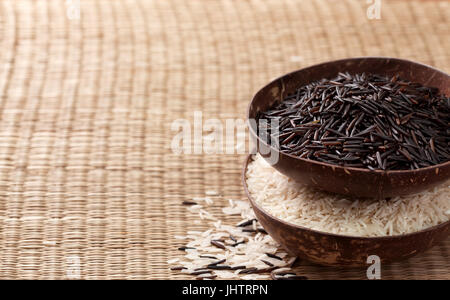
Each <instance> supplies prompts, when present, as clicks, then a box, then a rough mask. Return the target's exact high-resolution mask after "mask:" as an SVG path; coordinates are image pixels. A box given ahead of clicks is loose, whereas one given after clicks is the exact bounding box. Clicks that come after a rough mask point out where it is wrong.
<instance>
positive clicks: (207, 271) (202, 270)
mask: <svg viewBox="0 0 450 300" xmlns="http://www.w3.org/2000/svg"><path fill="white" fill-rule="evenodd" d="M208 273H209V274H210V273H212V271H211V270H205V269H204V268H203V269H201V270H198V271H194V272H191V273H189V274H190V275H202V274H208Z"/></svg>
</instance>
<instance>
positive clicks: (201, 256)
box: [198, 255, 217, 259]
mask: <svg viewBox="0 0 450 300" xmlns="http://www.w3.org/2000/svg"><path fill="white" fill-rule="evenodd" d="M198 257H200V258H209V259H217V257H215V256H212V255H199V256H198Z"/></svg>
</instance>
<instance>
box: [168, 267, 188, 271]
mask: <svg viewBox="0 0 450 300" xmlns="http://www.w3.org/2000/svg"><path fill="white" fill-rule="evenodd" d="M186 269H187V268H185V267H183V266H179V267H172V268H170V270H172V271H181V270H186Z"/></svg>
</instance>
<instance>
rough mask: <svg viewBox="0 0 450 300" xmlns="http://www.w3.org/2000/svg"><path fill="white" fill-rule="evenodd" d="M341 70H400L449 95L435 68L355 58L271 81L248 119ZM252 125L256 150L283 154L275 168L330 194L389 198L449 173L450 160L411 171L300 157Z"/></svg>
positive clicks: (447, 82)
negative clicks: (277, 146) (274, 144)
mask: <svg viewBox="0 0 450 300" xmlns="http://www.w3.org/2000/svg"><path fill="white" fill-rule="evenodd" d="M338 72H349V73H350V74H355V73H362V72H366V73H376V74H381V75H389V76H394V75H397V74H398V75H399V76H400V77H401V78H404V79H406V80H410V81H413V82H419V83H421V84H423V85H426V86H432V87H437V88H439V90H440V92H441V93H443V94H445V95H450V76H449V75H448V74H446V73H444V72H441V71H439V70H436V69H434V68H432V67H430V66H426V65H423V64H419V63H415V62H412V61H407V60H403V59H396V58H386V57H363V58H350V59H343V60H337V61H332V62H327V63H322V64H318V65H315V66H311V67H308V68H305V69H301V70H298V71H295V72H292V73H289V74H287V75H284V76H282V77H280V78H278V79H276V80H274V81H272V82H271V83H269V84H268V85H266V86H265V87H263V88H262V89H261V90H260V91H259V92H258V93H256V95H255V96H254V98H253V100H252V102H251V103H250V105H249V109H248V115H247V116H248V119H249V120H254V119H256V116H257V114H258V112H261V111H265V110H267V109H269V108H270V107H271V106H272V105H273V104H274V103H275V102H278V101H281V100H282V99H283V98H284V97H285V96H286V95H287V94H289V93H292V92H294V91H295V89H297V88H298V87H299V86H302V85H306V84H309V83H311V82H313V81H316V80H320V79H322V78H333V77H335V76H336V75H337V74H338ZM249 125H250V126H249V130H250V136H251V137H252V139H253V140H254V141H256V144H257V151H258V152H259V153H260V154H262V156H263V157H265V158H266V157H268V155H266V154H268V153H272V154H275V155H276V156H277V157H278V159H277V160H276V162H275V164H273V167H274V168H275V169H277V170H278V171H280V172H281V173H283V174H285V175H286V176H288V177H290V178H292V179H294V180H295V181H298V182H300V183H302V184H305V185H310V186H314V187H316V188H320V189H323V190H326V191H329V192H334V193H339V194H345V195H351V196H359V197H379V198H386V197H394V196H400V195H407V194H412V193H417V192H420V191H422V190H425V189H428V188H431V187H433V186H436V185H438V184H439V183H442V182H444V181H445V180H447V179H448V178H449V177H450V161H448V162H445V163H442V164H439V165H435V166H430V167H426V168H421V169H417V170H412V171H411V170H394V171H382V170H377V171H371V170H369V169H362V168H351V167H342V166H337V165H332V164H327V163H322V162H318V161H312V160H308V159H303V158H298V157H295V156H292V155H290V154H286V153H283V152H280V151H278V150H277V149H275V148H274V147H272V146H270V145H268V144H267V143H265V142H264V141H263V140H262V139H260V138H259V137H258V136H257V134H256V130H255V128H254V126H252V125H251V124H249Z"/></svg>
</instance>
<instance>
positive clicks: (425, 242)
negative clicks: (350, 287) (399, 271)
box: [242, 155, 450, 267]
mask: <svg viewBox="0 0 450 300" xmlns="http://www.w3.org/2000/svg"><path fill="white" fill-rule="evenodd" d="M252 157H253V156H252V155H249V156H248V157H247V159H246V161H245V163H244V168H243V173H242V181H243V185H244V190H245V193H246V194H247V197H248V199H249V201H250V203H251V205H252V207H253V210H254V212H255V215H256V217H257V219H258V221H259V222H260V223H261V225H262V226H263V227H264V229H265V230H266V231H267V232H268V233H269V234H270V236H271V237H272V238H273V239H274V240H275V241H277V242H278V243H279V244H280V245H282V246H283V247H284V249H285V250H286V251H288V252H289V253H290V254H292V255H294V256H297V257H299V258H301V259H306V260H308V261H311V262H314V263H317V264H320V265H327V266H340V267H362V266H365V267H367V266H368V264H367V258H368V257H369V256H371V255H377V256H379V257H380V260H381V262H382V263H389V262H393V261H397V260H402V259H407V258H410V257H412V256H415V255H417V254H419V253H421V252H424V251H426V250H428V249H430V248H431V247H433V246H434V245H436V244H438V243H440V242H442V241H443V240H445V239H446V238H447V236H448V235H449V233H450V221H447V222H445V223H441V224H439V225H436V226H433V227H430V228H427V229H425V230H422V231H417V232H414V233H410V234H404V235H397V236H385V237H355V236H346V235H337V234H331V233H326V232H320V231H316V230H312V229H309V228H306V227H302V226H298V225H295V224H292V223H288V222H285V221H283V220H281V219H279V218H276V217H274V216H272V215H270V214H269V213H267V212H266V211H265V210H264V209H263V208H262V207H261V206H260V205H259V204H257V203H256V202H255V200H254V198H253V197H252V196H251V195H250V193H249V191H248V188H247V181H246V173H247V167H248V164H249V163H250V162H251V160H252Z"/></svg>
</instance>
